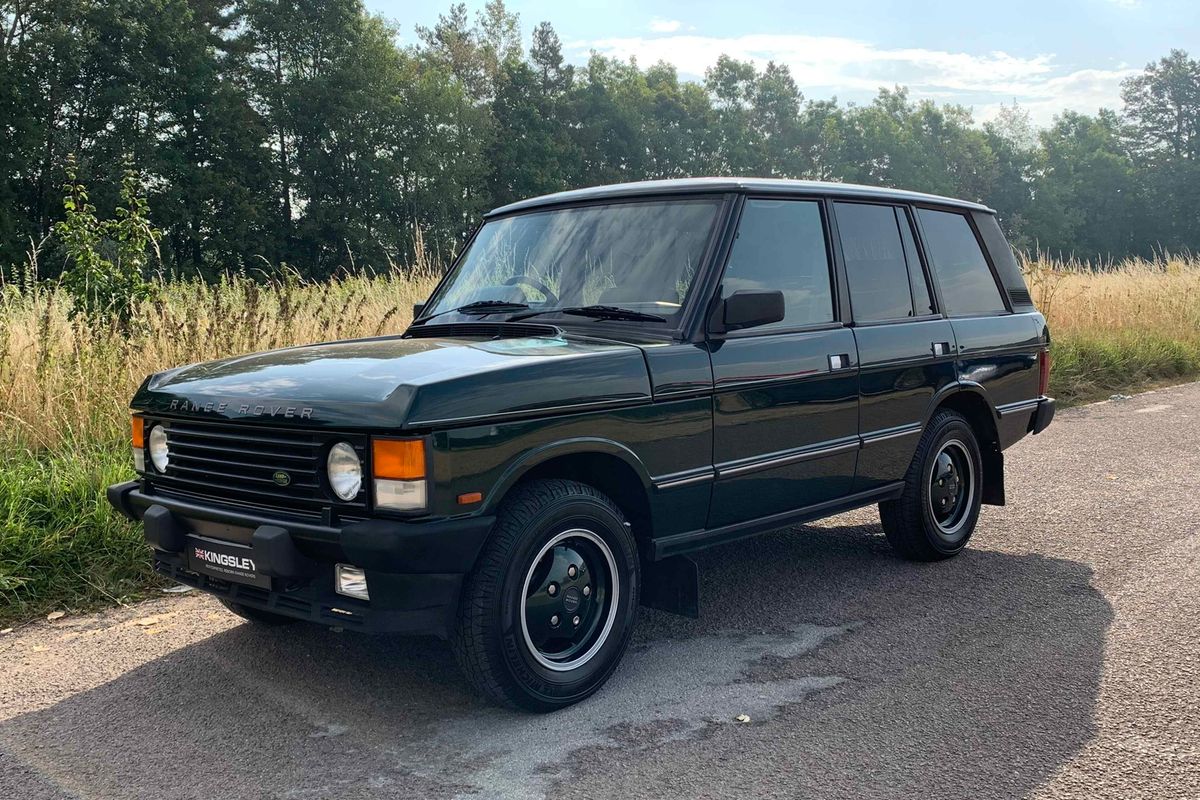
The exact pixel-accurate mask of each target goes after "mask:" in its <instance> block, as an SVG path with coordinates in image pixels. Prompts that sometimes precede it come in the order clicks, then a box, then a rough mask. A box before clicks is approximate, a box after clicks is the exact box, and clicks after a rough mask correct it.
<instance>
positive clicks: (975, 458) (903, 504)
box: [879, 409, 983, 561]
mask: <svg viewBox="0 0 1200 800" xmlns="http://www.w3.org/2000/svg"><path fill="white" fill-rule="evenodd" d="M968 469H969V471H970V475H968V476H964V475H963V474H962V473H963V472H965V471H967V470H968ZM935 472H936V474H935ZM982 477H983V459H982V457H981V456H980V452H979V441H978V439H976V437H975V430H974V429H973V428H972V427H971V424H970V423H969V422H967V420H966V418H965V417H963V416H962V415H961V414H959V413H958V412H956V411H951V410H949V409H946V410H943V411H939V412H938V413H936V414H935V415H934V416H933V419H931V420H930V421H929V425H928V426H927V427H926V429H925V433H924V435H922V437H921V442H920V444H919V445H917V452H916V454H915V455H914V456H913V460H912V464H910V465H909V468H908V472H907V473H906V474H905V476H904V493H903V494H902V495H901V496H900V497H899V498H898V499H896V500H888V501H886V502H883V503H880V504H879V518H880V520H881V521H882V523H883V532H884V533H885V534H887V539H888V542H889V543H890V544H891V545H892V547H893V548H894V549H895V550H896V552H898V553H899V554H900V555H902V556H904V557H905V558H908V559H912V560H914V561H940V560H942V559H945V558H950V557H951V556H954V555H957V554H958V553H959V551H961V550H962V549H963V548H964V547H966V545H967V542H968V541H969V540H970V538H971V534H972V533H974V531H975V524H976V523H977V522H978V521H979V506H980V501H981V496H982V489H983V481H982ZM964 478H965V479H964ZM939 480H940V481H941V483H939V482H938V481H939ZM952 487H953V488H954V491H952V490H951V489H952ZM960 492H961V493H960ZM935 509H936V510H935Z"/></svg>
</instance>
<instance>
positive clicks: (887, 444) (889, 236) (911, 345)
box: [832, 201, 955, 492]
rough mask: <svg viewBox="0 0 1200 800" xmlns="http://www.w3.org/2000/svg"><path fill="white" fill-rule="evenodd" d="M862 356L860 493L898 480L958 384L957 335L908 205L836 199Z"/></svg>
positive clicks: (841, 255) (841, 246)
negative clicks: (941, 396)
mask: <svg viewBox="0 0 1200 800" xmlns="http://www.w3.org/2000/svg"><path fill="white" fill-rule="evenodd" d="M832 206H833V209H834V219H835V222H836V225H837V233H838V244H839V248H838V255H839V258H840V259H841V261H842V265H843V267H844V269H845V272H846V279H847V283H848V285H849V294H850V307H851V311H852V315H853V322H854V335H855V339H856V341H857V344H858V358H859V370H860V372H859V431H860V434H861V436H862V451H861V453H860V454H859V461H858V474H857V477H856V479H855V485H854V491H855V492H863V491H869V490H871V489H875V488H878V487H880V486H883V485H885V484H887V483H891V482H894V481H897V480H900V479H901V478H903V476H904V472H905V470H906V469H907V468H908V464H909V462H910V461H911V460H912V456H913V453H914V452H915V451H916V447H917V442H918V441H919V440H920V434H921V430H922V425H923V424H924V421H925V414H926V412H927V410H928V408H929V404H930V401H931V400H932V398H933V396H934V394H935V393H936V392H937V391H938V390H939V389H941V388H942V387H944V386H946V385H948V384H949V383H951V382H953V381H954V379H955V370H954V350H955V342H954V332H953V330H952V328H951V325H950V323H949V322H948V321H947V320H946V319H945V318H944V317H943V316H942V315H941V314H940V313H938V310H937V306H936V303H935V301H934V295H933V292H932V290H931V288H930V284H929V280H928V277H927V274H926V270H925V265H924V263H923V261H922V259H921V256H920V250H919V248H918V246H917V239H916V236H915V233H914V229H913V218H912V213H911V211H910V210H909V209H908V208H907V207H906V206H904V205H890V204H882V203H865V202H848V201H837V202H834V203H832Z"/></svg>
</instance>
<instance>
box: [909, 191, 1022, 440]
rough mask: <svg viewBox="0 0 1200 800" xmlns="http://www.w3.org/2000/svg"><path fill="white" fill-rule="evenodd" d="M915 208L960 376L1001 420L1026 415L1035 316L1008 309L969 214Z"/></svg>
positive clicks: (1009, 306)
mask: <svg viewBox="0 0 1200 800" xmlns="http://www.w3.org/2000/svg"><path fill="white" fill-rule="evenodd" d="M916 212H917V220H918V223H919V226H920V233H921V237H922V239H923V241H924V244H925V252H926V254H927V255H928V257H929V260H930V263H931V266H932V273H933V275H934V278H935V283H936V286H937V289H938V293H939V296H940V298H941V304H942V308H943V310H944V311H945V313H946V315H947V316H948V317H949V318H950V321H951V324H952V325H953V327H954V335H955V338H956V339H957V340H958V359H959V370H960V376H961V379H962V380H963V381H966V382H970V383H975V384H979V385H980V386H982V387H983V389H984V390H985V391H986V393H987V396H988V399H989V400H990V401H991V403H992V405H993V406H995V407H996V408H997V410H998V411H999V412H1000V414H1001V420H1002V421H1003V418H1004V416H1005V415H1008V414H1018V413H1020V412H1022V411H1024V413H1025V414H1026V416H1028V412H1029V404H1030V403H1032V402H1034V401H1036V399H1037V397H1038V395H1039V388H1038V361H1037V359H1038V355H1037V354H1038V351H1039V350H1040V349H1041V322H1040V317H1039V316H1038V315H1036V314H1034V313H1023V314H1014V313H1013V312H1012V307H1011V305H1010V301H1009V299H1008V296H1007V292H1003V291H1001V288H1000V282H999V280H998V278H997V275H996V271H995V267H994V265H993V264H992V263H991V261H990V260H989V258H988V256H987V255H986V251H985V249H984V247H983V246H982V242H981V237H980V236H979V231H978V230H977V223H976V221H975V219H974V217H973V215H972V214H969V213H965V212H960V211H956V210H952V209H942V208H929V207H920V208H917V210H916ZM981 213H982V212H981ZM986 221H987V222H989V223H991V224H993V225H994V224H995V222H994V220H986ZM997 233H998V230H997Z"/></svg>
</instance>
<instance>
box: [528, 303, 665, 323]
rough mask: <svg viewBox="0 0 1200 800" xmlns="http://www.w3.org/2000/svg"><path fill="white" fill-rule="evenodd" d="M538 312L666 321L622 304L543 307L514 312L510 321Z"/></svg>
mask: <svg viewBox="0 0 1200 800" xmlns="http://www.w3.org/2000/svg"><path fill="white" fill-rule="evenodd" d="M538 314H570V315H571V316H575V317H591V318H592V319H621V320H629V321H631V322H666V321H667V318H666V317H660V316H659V315H658V314H646V313H643V312H641V311H634V310H633V309H631V308H621V307H620V306H601V305H593V306H567V307H566V308H543V309H539V310H537V311H527V312H525V313H524V314H513V315H512V316H511V317H509V318H508V321H509V322H517V321H518V320H522V319H529V318H530V317H536V316H537V315H538Z"/></svg>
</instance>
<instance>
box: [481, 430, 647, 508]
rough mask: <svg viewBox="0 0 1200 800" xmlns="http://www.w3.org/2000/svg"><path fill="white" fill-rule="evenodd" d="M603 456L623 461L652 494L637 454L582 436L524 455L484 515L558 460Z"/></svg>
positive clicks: (491, 495) (496, 488)
mask: <svg viewBox="0 0 1200 800" xmlns="http://www.w3.org/2000/svg"><path fill="white" fill-rule="evenodd" d="M590 454H603V455H608V456H613V457H615V458H618V459H620V460H621V461H623V462H624V463H625V464H626V465H628V466H629V468H630V469H631V470H633V472H634V473H635V474H636V475H637V477H638V479H639V480H640V481H641V483H642V488H643V489H644V490H645V491H647V492H649V490H650V487H651V480H650V473H649V472H648V471H647V470H646V465H645V464H643V463H642V460H641V459H640V458H638V456H637V454H636V453H634V452H633V451H632V450H630V449H629V448H628V447H626V446H625V445H623V444H621V443H620V442H616V441H613V440H612V439H605V438H603V437H598V436H597V437H593V436H580V437H575V438H571V439H563V440H560V441H557V442H551V443H548V444H543V445H539V446H538V447H535V448H532V449H531V450H528V451H526V452H525V453H523V454H522V455H521V456H520V457H519V458H517V459H515V460H514V461H513V462H512V463H511V464H509V465H508V467H507V468H506V469H505V470H504V472H503V473H501V475H500V478H499V479H498V480H497V481H496V483H495V484H494V485H493V486H492V487H491V489H490V490H489V491H488V494H487V502H486V503H485V505H484V508H483V509H482V511H481V513H484V514H490V513H494V512H495V509H496V507H497V506H498V505H499V504H500V501H501V500H503V499H504V496H505V495H506V494H507V493H508V490H509V489H511V488H512V487H513V486H515V485H516V484H517V482H518V481H520V480H521V479H522V478H523V477H525V475H527V474H528V473H529V472H530V471H531V470H533V469H534V468H536V467H538V466H540V465H542V464H545V463H546V462H548V461H551V460H553V459H556V458H561V457H564V456H574V455H590Z"/></svg>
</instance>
